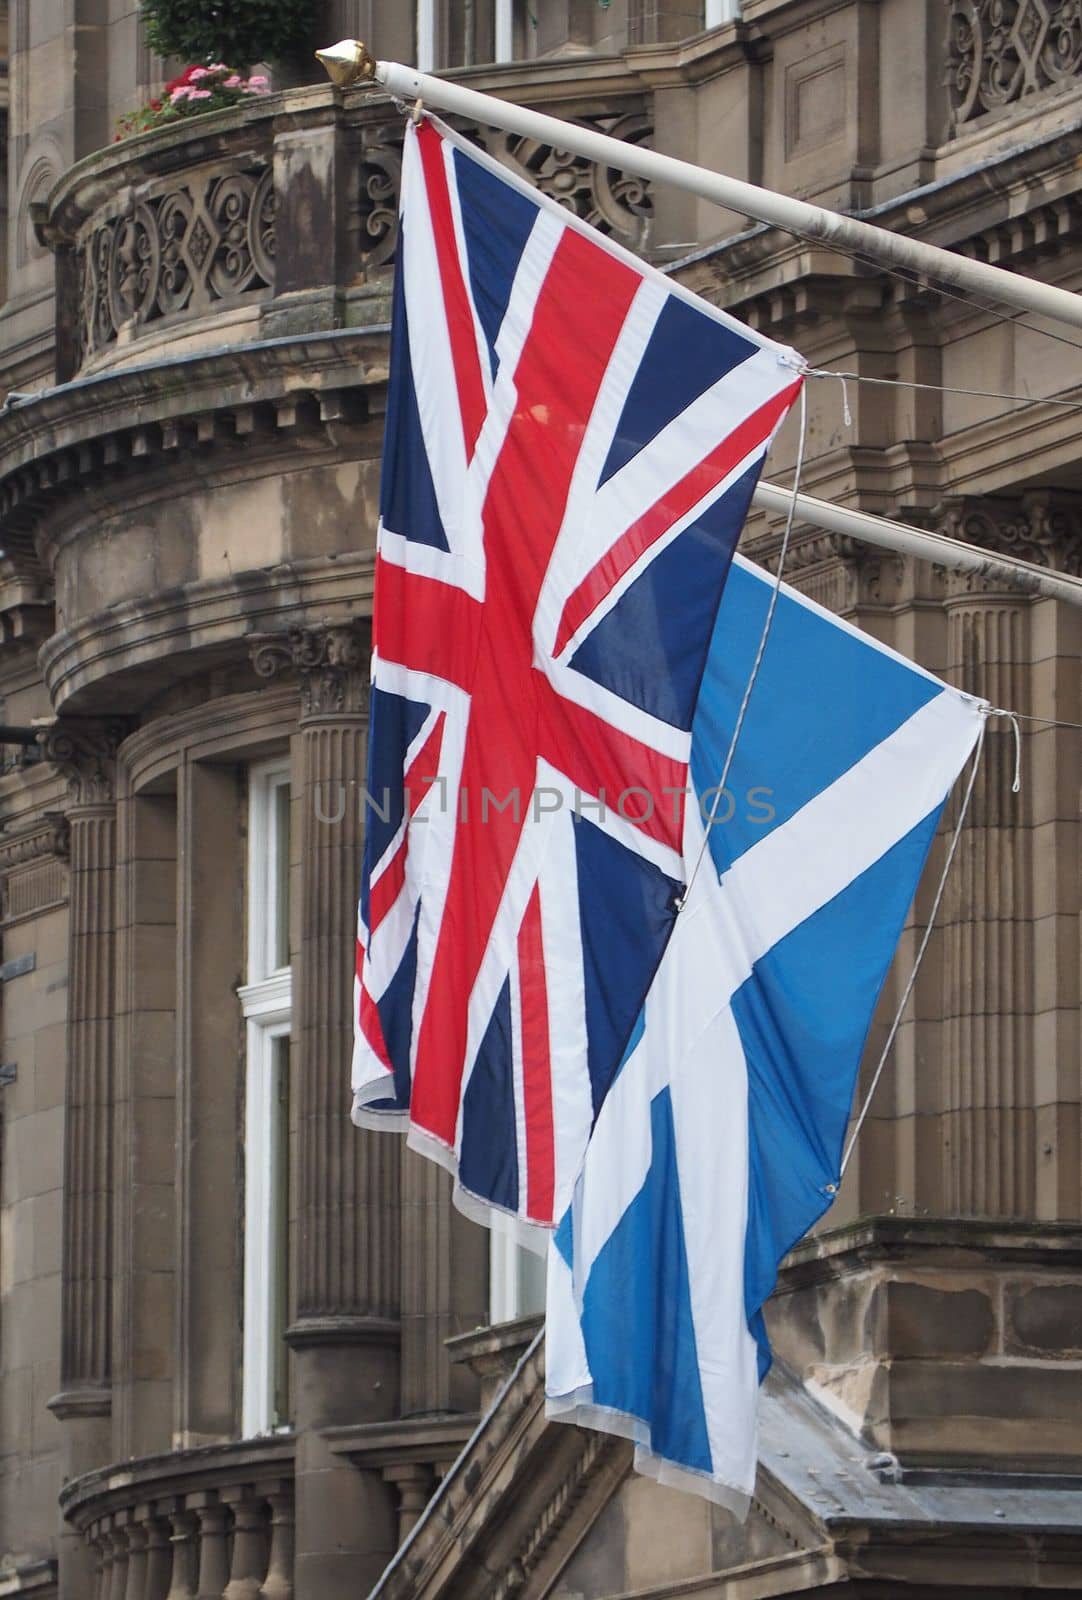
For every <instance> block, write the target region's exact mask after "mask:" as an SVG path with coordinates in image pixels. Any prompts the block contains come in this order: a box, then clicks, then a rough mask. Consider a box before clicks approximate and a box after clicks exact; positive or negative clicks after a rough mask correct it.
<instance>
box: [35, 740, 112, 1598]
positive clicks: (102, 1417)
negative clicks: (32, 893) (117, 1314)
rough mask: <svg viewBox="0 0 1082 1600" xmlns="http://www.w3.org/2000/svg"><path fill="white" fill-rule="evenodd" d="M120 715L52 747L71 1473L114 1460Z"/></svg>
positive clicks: (67, 1570)
mask: <svg viewBox="0 0 1082 1600" xmlns="http://www.w3.org/2000/svg"><path fill="white" fill-rule="evenodd" d="M125 731H126V729H125V727H124V726H123V725H122V724H119V723H112V724H110V723H104V722H97V721H92V720H90V719H76V718H62V719H60V720H59V721H58V722H57V723H56V724H55V725H54V726H53V727H52V728H50V729H49V731H48V732H47V733H46V734H45V735H44V736H43V740H42V743H43V745H44V753H45V757H46V759H47V760H48V761H51V762H53V763H54V764H55V765H56V766H58V767H59V768H60V769H61V770H62V772H63V773H64V775H65V777H66V778H67V781H68V793H69V796H70V805H69V807H68V812H67V819H68V830H69V832H68V841H69V852H70V853H69V883H70V899H69V916H68V975H69V976H68V982H69V1000H68V1036H67V1055H68V1060H67V1076H66V1082H65V1104H64V1200H63V1218H62V1226H61V1233H62V1269H61V1317H62V1325H61V1343H60V1382H61V1389H60V1393H59V1394H57V1395H55V1396H54V1397H53V1399H52V1400H50V1401H49V1409H50V1410H51V1411H52V1412H53V1413H54V1414H55V1415H56V1416H57V1417H58V1418H59V1420H60V1422H61V1424H62V1438H63V1446H62V1451H63V1466H62V1472H63V1476H64V1477H65V1478H74V1477H78V1476H79V1475H80V1474H81V1473H84V1472H89V1471H90V1470H92V1469H93V1468H94V1467H99V1466H102V1465H104V1464H105V1463H106V1462H107V1461H108V1460H109V1458H110V1453H111V1435H110V1420H109V1418H110V1412H111V1406H112V1396H111V1383H112V1354H111V1343H112V1340H111V1334H112V1326H111V1323H112V1294H111V1285H112V1217H111V1208H112V1193H113V1171H112V1146H111V1139H112V1128H111V1121H112V1102H113V1013H114V1006H115V976H116V971H115V967H116V883H115V867H116V797H115V776H116V761H115V757H116V750H117V746H118V745H119V743H120V740H121V738H122V737H123V735H124V733H125ZM92 1583H93V1571H92V1553H91V1551H90V1550H89V1549H88V1547H87V1545H86V1543H85V1541H84V1540H83V1539H82V1538H81V1537H80V1536H79V1535H78V1534H77V1533H74V1532H73V1530H71V1529H70V1528H69V1527H67V1525H66V1524H65V1525H63V1527H62V1531H61V1535H60V1591H59V1592H60V1594H61V1595H63V1596H76V1595H82V1594H84V1593H89V1592H90V1588H91V1585H92Z"/></svg>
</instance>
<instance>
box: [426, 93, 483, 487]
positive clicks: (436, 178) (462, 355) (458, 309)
mask: <svg viewBox="0 0 1082 1600" xmlns="http://www.w3.org/2000/svg"><path fill="white" fill-rule="evenodd" d="M417 148H418V149H419V151H420V152H421V165H422V167H423V169H424V175H425V185H426V187H427V189H428V210H429V215H430V216H431V218H432V232H433V235H434V236H435V240H436V259H437V261H438V262H439V269H440V283H441V285H442V288H443V307H444V312H445V314H446V317H447V332H448V334H449V336H450V339H451V356H452V360H453V361H454V368H455V381H456V382H457V384H458V401H459V406H460V408H461V411H462V431H463V434H464V436H465V440H466V460H467V461H469V460H472V458H473V452H474V448H475V446H476V444H477V436H478V434H479V433H480V432H481V425H482V423H483V422H484V420H485V410H486V405H485V388H484V384H483V382H482V380H481V363H480V357H479V355H478V351H477V331H476V328H475V326H474V320H473V307H472V305H471V304H470V297H469V295H468V294H467V292H466V280H465V278H464V277H463V275H462V263H461V261H460V260H459V255H458V239H457V237H456V235H455V224H454V216H453V214H452V211H451V196H450V193H449V191H448V188H447V168H446V167H445V166H444V164H443V150H444V141H443V140H442V139H441V138H440V136H439V134H438V133H437V132H436V130H435V128H433V127H432V126H431V124H430V123H427V122H425V123H422V125H421V127H420V128H418V130H417ZM446 425H447V426H448V427H449V426H450V418H448V419H447V424H446Z"/></svg>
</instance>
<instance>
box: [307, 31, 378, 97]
mask: <svg viewBox="0 0 1082 1600" xmlns="http://www.w3.org/2000/svg"><path fill="white" fill-rule="evenodd" d="M316 60H317V61H319V62H321V63H322V65H323V69H324V71H325V72H326V74H327V76H328V78H330V80H331V82H332V83H333V84H334V85H335V86H336V88H339V89H348V88H350V86H351V85H352V84H354V83H361V82H362V81H365V80H367V81H368V82H369V83H370V82H372V80H373V79H374V78H375V76H376V58H375V56H374V55H372V53H371V52H370V50H369V49H368V46H367V45H364V44H362V43H361V41H360V40H359V39H342V40H340V41H339V43H338V44H332V45H331V46H330V47H329V48H328V49H326V50H317V51H316Z"/></svg>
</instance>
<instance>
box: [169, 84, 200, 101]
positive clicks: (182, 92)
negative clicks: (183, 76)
mask: <svg viewBox="0 0 1082 1600" xmlns="http://www.w3.org/2000/svg"><path fill="white" fill-rule="evenodd" d="M195 93H197V91H196V90H195V89H189V87H188V85H187V84H186V83H182V84H181V86H180V88H179V89H174V90H173V92H172V94H171V95H170V96H169V103H170V105H174V106H175V105H177V104H178V103H179V102H180V101H181V100H187V98H188V96H189V95H190V94H195Z"/></svg>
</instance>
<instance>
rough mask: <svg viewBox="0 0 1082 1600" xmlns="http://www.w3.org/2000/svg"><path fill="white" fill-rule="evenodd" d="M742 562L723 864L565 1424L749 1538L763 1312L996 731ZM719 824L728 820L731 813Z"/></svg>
mask: <svg viewBox="0 0 1082 1600" xmlns="http://www.w3.org/2000/svg"><path fill="white" fill-rule="evenodd" d="M772 584H773V579H772V578H770V577H769V575H768V574H766V573H763V572H762V571H760V570H759V569H758V568H756V567H754V566H752V565H751V564H750V563H749V562H747V561H745V560H743V558H741V557H737V558H736V561H735V563H734V565H733V567H732V569H731V572H730V575H729V582H728V587H727V588H726V592H725V595H724V598H723V601H722V605H721V610H720V612H719V615H718V621H717V625H716V628H715V632H714V636H713V641H712V644H711V650H710V655H709V658H708V661H707V668H706V674H705V676H704V679H703V684H702V688H701V691H700V696H699V702H698V706H697V710H696V715H695V719H694V722H693V726H692V758H691V771H692V783H693V787H694V790H695V793H696V795H697V797H698V801H699V804H698V806H693V805H689V806H688V808H687V812H686V824H685V852H686V859H687V860H688V861H689V862H690V860H693V859H694V857H695V856H696V855H697V854H698V851H699V847H700V844H701V841H702V838H703V831H704V830H703V821H702V818H703V816H709V815H710V814H711V811H712V810H714V813H715V817H716V820H715V823H714V825H713V826H712V827H711V828H710V829H709V839H708V853H707V855H706V856H705V858H704V859H703V862H702V868H701V870H700V871H699V873H698V874H697V876H696V877H695V880H694V882H693V885H692V888H691V892H690V894H689V895H688V898H687V902H686V905H685V908H684V910H683V911H682V913H681V914H680V916H679V918H678V920H677V926H676V930H675V932H674V934H673V936H672V939H671V940H670V943H669V946H668V949H667V951H666V954H665V957H664V959H663V961H662V963H661V966H660V968H659V970H658V973H657V975H656V977H655V979H654V983H653V986H652V987H651V989H650V991H649V993H648V996H647V1000H646V1003H645V1006H644V1009H643V1012H642V1014H641V1015H640V1018H639V1022H638V1025H637V1027H636V1030H635V1032H634V1034H633V1036H632V1039H631V1042H630V1044H629V1046H628V1049H627V1051H626V1052H625V1055H624V1059H623V1063H622V1065H621V1068H620V1071H619V1073H618V1075H617V1077H616V1079H615V1081H614V1083H613V1085H612V1087H611V1089H610V1091H609V1094H608V1097H607V1098H606V1100H605V1102H604V1104H603V1105H602V1107H601V1110H600V1112H599V1114H598V1118H597V1121H596V1124H595V1127H594V1130H593V1135H592V1138H591V1141H590V1145H589V1148H588V1150H587V1154H586V1159H585V1165H584V1167H583V1170H582V1173H581V1175H580V1178H579V1180H578V1183H577V1186H576V1188H575V1192H574V1198H573V1201H572V1205H571V1207H570V1209H569V1210H568V1211H567V1213H566V1214H565V1215H564V1217H563V1219H562V1221H561V1223H560V1226H559V1228H558V1229H557V1232H556V1234H555V1237H554V1242H553V1245H552V1246H551V1247H550V1251H549V1283H548V1302H547V1333H546V1344H547V1365H548V1376H547V1393H548V1409H549V1415H551V1416H558V1417H562V1418H563V1419H564V1420H567V1421H574V1422H580V1423H584V1424H586V1425H589V1426H593V1427H598V1428H601V1429H604V1430H606V1431H609V1432H614V1433H619V1434H623V1435H625V1436H628V1437H631V1438H633V1439H634V1440H635V1441H636V1443H637V1445H638V1449H637V1451H636V1465H637V1466H638V1467H639V1469H640V1470H641V1471H644V1472H647V1473H650V1474H652V1475H654V1476H657V1477H659V1478H660V1479H661V1480H662V1481H664V1482H669V1483H672V1484H677V1485H680V1486H682V1487H685V1488H691V1489H694V1490H696V1491H698V1492H699V1493H702V1494H704V1495H706V1496H708V1497H709V1498H711V1499H714V1500H716V1501H718V1502H720V1503H722V1504H726V1505H729V1506H730V1507H732V1508H733V1509H735V1510H737V1511H738V1512H740V1513H741V1514H742V1513H743V1510H744V1509H746V1506H747V1501H748V1497H749V1495H750V1494H751V1491H752V1488H753V1485H754V1481H755V1461H756V1403H757V1391H758V1385H759V1382H760V1380H761V1378H762V1377H763V1375H764V1374H765V1372H766V1370H767V1368H768V1367H769V1363H770V1354H769V1346H768V1344H767V1340H766V1333H765V1328H764V1323H763V1316H762V1307H763V1304H764V1302H765V1300H766V1299H767V1297H768V1295H769V1294H770V1292H771V1290H772V1288H773V1286H774V1283H775V1279H776V1274H777V1267H778V1263H779V1262H780V1260H781V1258H782V1257H783V1256H784V1255H785V1253H786V1252H787V1251H788V1250H789V1249H790V1248H791V1247H792V1246H793V1245H794V1244H795V1243H796V1241H797V1240H798V1239H799V1238H800V1237H801V1236H802V1235H803V1234H804V1233H805V1232H806V1231H807V1229H808V1228H809V1227H810V1226H811V1225H812V1224H813V1223H814V1222H815V1221H816V1220H817V1219H818V1218H819V1217H820V1216H821V1215H822V1214H823V1213H824V1212H825V1211H826V1210H827V1208H828V1207H829V1205H830V1204H831V1201H832V1199H833V1196H834V1192H835V1187H836V1185H837V1182H838V1178H839V1169H840V1162H841V1154H842V1142H843V1139H844V1137H845V1131H846V1126H847V1122H848V1117H849V1111H850V1106H851V1103H852V1097H853V1090H854V1085H855V1081H856V1075H857V1069H858V1066H859V1063H860V1057H861V1053H862V1050H863V1046H864V1042H865V1038H866V1035H867V1032H868V1028H869V1026H870V1022H871V1017H872V1012H873V1010H874V1007H875V1004H876V1000H877V998H878V995H879V992H880V989H881V987H882V984H883V980H884V978H885V976H886V972H887V968H888V966H889V964H890V961H891V958H892V956H893V954H894V950H895V947H896V944H897V942H898V938H899V935H900V933H901V929H902V926H903V923H904V921H905V917H906V913H907V910H908V907H909V905H910V902H911V900H912V898H913V894H914V891H915V889H916V885H917V880H918V878H919V876H920V872H921V869H922V867H923V865H924V861H925V858H926V855H927V852H928V849H929V846H930V844H931V840H932V837H933V834H934V832H935V829H936V826H937V824H938V821H939V817H940V814H941V811H942V808H943V805H944V801H945V799H946V797H947V794H948V792H949V790H950V788H951V786H952V784H953V783H954V781H955V779H956V778H957V776H958V774H959V772H960V771H961V770H962V767H963V766H964V764H965V762H966V760H967V758H968V757H969V755H970V753H971V752H972V750H973V748H974V745H975V743H976V741H977V738H978V734H979V731H980V726H981V720H982V716H983V715H984V712H985V710H986V708H985V707H984V706H983V703H982V702H980V701H977V700H974V699H973V698H972V697H970V696H967V695H964V694H962V693H960V692H959V691H957V690H955V689H952V688H948V687H947V686H945V685H944V684H943V683H942V682H940V681H939V680H938V679H936V678H935V677H933V676H932V675H931V674H930V673H927V672H925V671H924V670H923V669H921V668H920V667H917V666H914V665H913V664H912V663H911V662H908V661H906V660H905V659H904V658H902V657H901V656H899V655H897V654H895V653H894V652H892V651H890V650H888V649H887V648H885V647H884V646H882V645H880V644H878V643H877V642H876V641H875V640H873V639H871V638H870V637H868V636H867V635H865V634H862V633H860V632H859V631H858V630H857V629H855V628H853V627H851V626H850V625H849V624H847V623H845V622H843V621H841V620H840V619H839V618H837V617H835V616H833V615H831V614H830V613H829V612H827V611H824V610H823V609H822V608H821V607H819V606H816V605H815V604H813V603H812V602H810V601H808V600H806V599H804V598H803V597H802V596H800V595H799V594H797V593H796V592H795V591H793V590H791V589H789V588H787V587H783V589H782V593H781V596H780V598H779V603H778V608H777V612H776V615H775V619H774V624H773V629H772V632H771V635H770V639H769V642H768V645H767V649H766V653H765V656H764V660H763V665H762V670H761V673H760V676H759V679H758V682H757V684H756V687H755V690H754V694H753V696H752V699H751V702H750V706H749V710H748V714H747V720H746V721H745V724H744V728H743V730H742V732H741V736H740V740H739V744H738V747H737V753H736V757H735V759H734V761H733V765H732V770H731V774H730V779H729V782H728V783H727V785H726V793H725V794H724V795H718V796H716V791H715V790H714V787H713V786H714V785H716V783H717V778H718V774H719V773H720V772H721V771H722V769H723V766H724V762H725V756H726V751H727V749H728V745H729V741H730V737H731V733H732V729H733V726H734V722H735V718H736V714H737V708H738V706H739V703H740V698H741V695H742V693H743V690H744V687H745V685H746V683H747V679H748V675H749V671H750V668H751V662H752V659H753V657H754V654H755V649H756V644H757V641H758V637H759V633H760V630H761V627H762V621H763V617H764V614H765V610H766V606H767V603H768V600H769V595H770V589H771V587H772ZM715 798H716V799H717V804H716V808H715Z"/></svg>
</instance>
